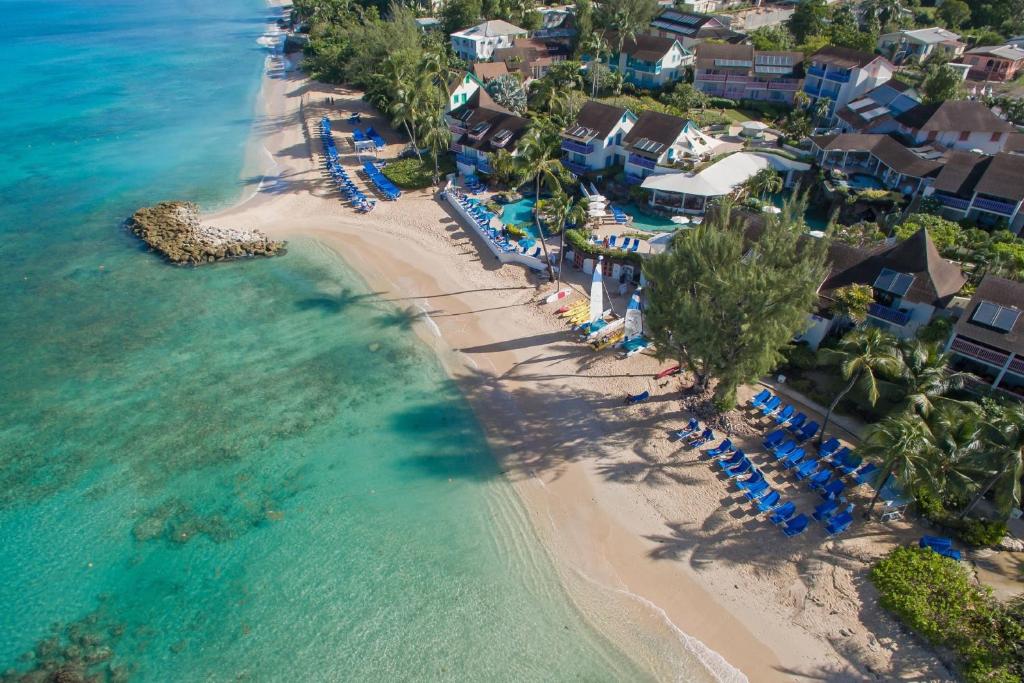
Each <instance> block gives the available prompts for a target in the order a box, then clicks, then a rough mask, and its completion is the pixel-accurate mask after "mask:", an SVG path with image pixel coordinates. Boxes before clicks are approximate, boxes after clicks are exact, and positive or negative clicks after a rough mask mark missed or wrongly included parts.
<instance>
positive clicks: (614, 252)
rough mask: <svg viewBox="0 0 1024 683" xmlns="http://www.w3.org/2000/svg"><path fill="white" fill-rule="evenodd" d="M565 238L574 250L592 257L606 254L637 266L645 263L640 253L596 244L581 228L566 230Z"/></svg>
mask: <svg viewBox="0 0 1024 683" xmlns="http://www.w3.org/2000/svg"><path fill="white" fill-rule="evenodd" d="M565 240H566V241H567V242H568V243H569V246H570V247H572V250H573V251H578V252H580V253H581V254H586V255H587V256H590V257H597V256H604V257H605V258H608V259H613V260H615V261H619V262H622V263H630V264H632V265H634V266H637V267H640V265H641V264H642V263H643V260H642V257H641V256H640V254H638V253H634V252H631V251H630V252H625V251H622V250H620V249H608V248H607V247H603V246H601V245H600V244H594V243H593V242H591V241H590V240H588V239H587V237H586V235H584V234H583V233H582V232H581V231H579V230H566V231H565Z"/></svg>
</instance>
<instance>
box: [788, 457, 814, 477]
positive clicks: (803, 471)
mask: <svg viewBox="0 0 1024 683" xmlns="http://www.w3.org/2000/svg"><path fill="white" fill-rule="evenodd" d="M817 472H818V461H817V460H815V459H814V458H811V459H810V460H807V461H805V462H803V463H801V464H800V467H798V468H796V472H794V473H793V476H795V477H796V480H797V481H803V480H804V479H807V478H808V477H812V476H814V475H815V474H817Z"/></svg>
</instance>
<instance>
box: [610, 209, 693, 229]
mask: <svg viewBox="0 0 1024 683" xmlns="http://www.w3.org/2000/svg"><path fill="white" fill-rule="evenodd" d="M614 206H616V207H618V208H620V209H622V210H623V211H625V212H626V213H627V214H629V215H630V216H632V217H633V223H632V224H631V225H630V227H632V228H636V229H637V230H643V231H644V232H672V231H673V230H675V229H676V228H678V227H679V226H678V225H676V224H675V223H673V222H672V221H671V220H669V219H668V218H665V217H664V216H657V215H655V214H653V213H647V212H646V211H645V210H644V209H642V208H640V207H639V206H637V205H636V204H634V203H633V202H630V203H629V204H619V203H618V202H615V203H614Z"/></svg>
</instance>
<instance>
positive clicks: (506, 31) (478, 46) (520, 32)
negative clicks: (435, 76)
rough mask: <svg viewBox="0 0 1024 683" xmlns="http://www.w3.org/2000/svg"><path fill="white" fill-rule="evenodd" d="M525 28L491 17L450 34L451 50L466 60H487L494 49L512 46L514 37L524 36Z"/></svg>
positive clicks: (525, 34)
mask: <svg viewBox="0 0 1024 683" xmlns="http://www.w3.org/2000/svg"><path fill="white" fill-rule="evenodd" d="M527 33H528V32H527V30H526V29H523V28H519V27H518V26H513V25H512V24H510V23H508V22H507V21H502V20H501V19H492V20H490V21H485V22H483V23H482V24H477V25H476V26H471V27H470V28H467V29H463V30H461V31H456V32H455V33H453V34H451V40H452V50H453V51H454V52H455V54H457V55H458V56H459V57H460V58H461V59H464V60H466V61H467V62H477V61H483V60H488V59H490V58H491V57H492V56H493V55H494V51H495V50H496V49H498V48H502V47H512V43H513V41H515V39H516V38H525V37H526V36H527Z"/></svg>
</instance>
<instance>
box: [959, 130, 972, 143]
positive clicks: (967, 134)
mask: <svg viewBox="0 0 1024 683" xmlns="http://www.w3.org/2000/svg"><path fill="white" fill-rule="evenodd" d="M969 137H971V131H969V130H962V131H960V142H964V141H965V140H967V138H969Z"/></svg>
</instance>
